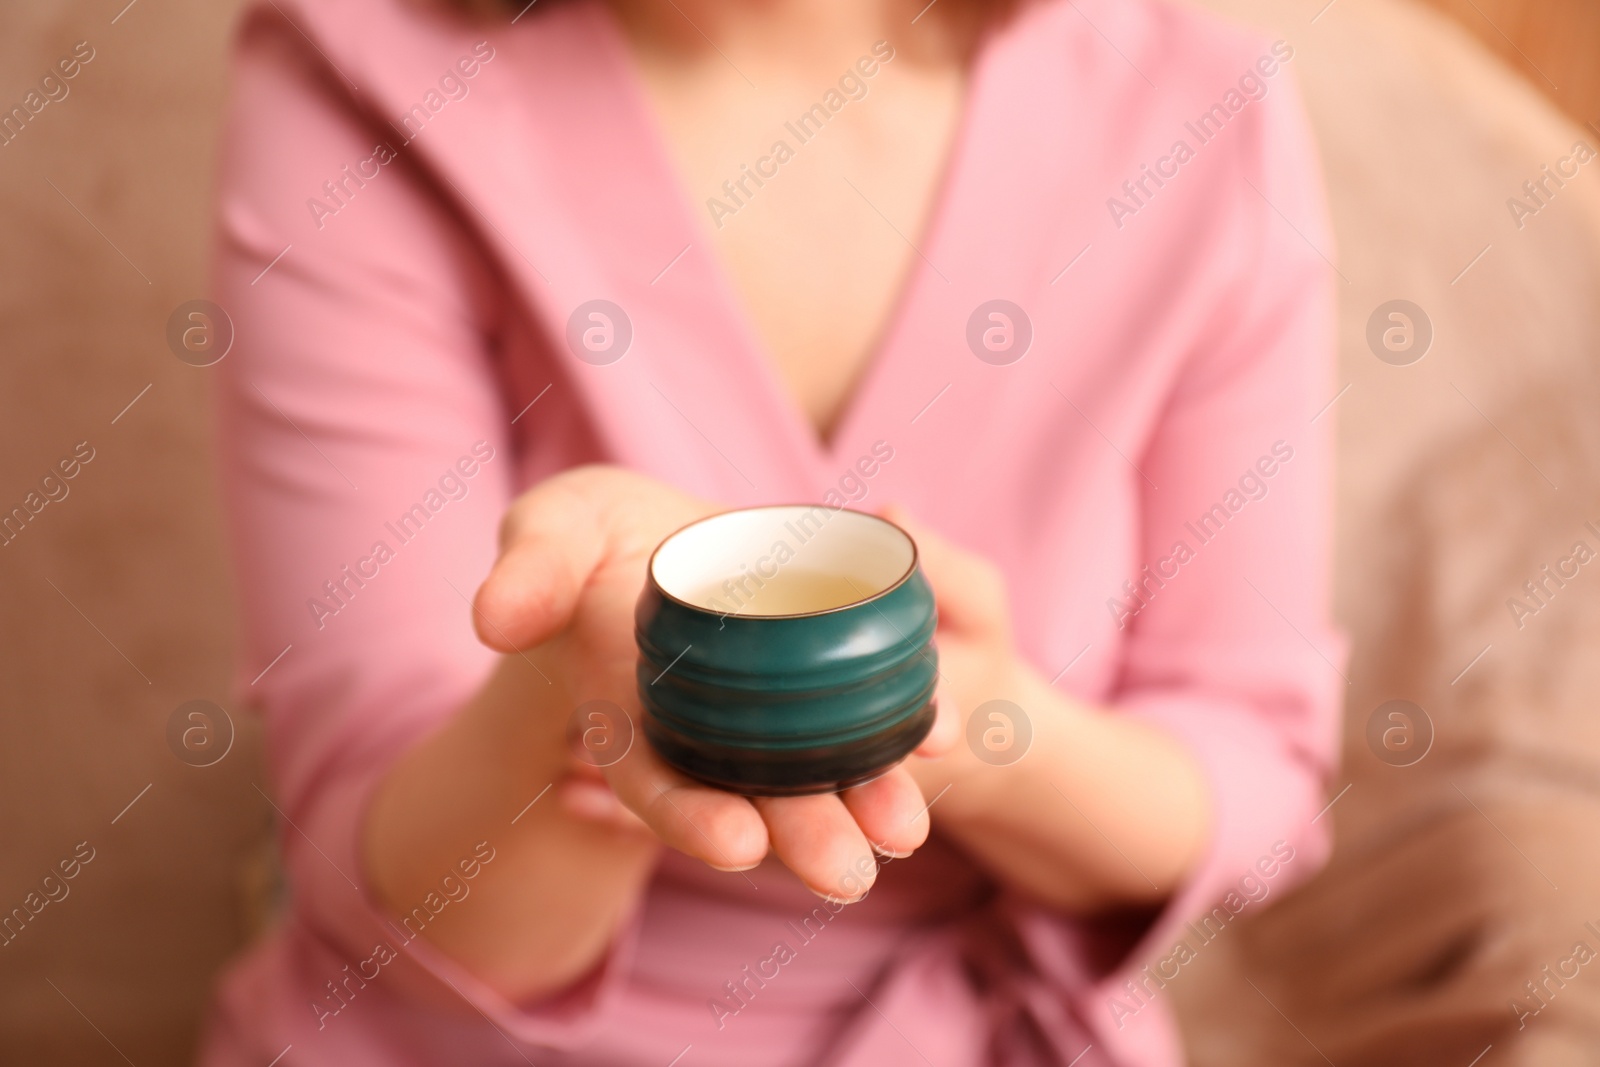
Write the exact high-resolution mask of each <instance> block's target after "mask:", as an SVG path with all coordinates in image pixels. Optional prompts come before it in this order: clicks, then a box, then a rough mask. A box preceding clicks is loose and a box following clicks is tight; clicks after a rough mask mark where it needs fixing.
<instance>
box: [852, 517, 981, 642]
mask: <svg viewBox="0 0 1600 1067" xmlns="http://www.w3.org/2000/svg"><path fill="white" fill-rule="evenodd" d="M883 517H884V518H886V519H888V520H889V521H890V522H892V523H894V524H895V525H897V526H899V527H901V528H903V529H904V530H905V531H906V532H907V533H909V534H910V535H911V538H912V540H914V541H915V542H916V543H917V558H918V562H919V563H920V564H921V566H922V573H923V574H925V575H926V576H927V578H928V584H929V585H931V586H933V597H934V600H935V602H936V603H937V604H938V607H939V625H940V626H941V627H947V628H949V629H952V630H955V631H956V632H958V633H963V634H971V635H974V636H983V637H986V638H987V637H992V636H995V635H1001V634H1006V633H1008V632H1009V627H1010V614H1009V612H1008V609H1007V607H1006V588H1005V578H1004V576H1003V575H1002V574H1001V573H1000V569H999V568H998V567H996V566H995V565H994V564H993V563H990V562H989V561H988V560H987V559H984V558H983V557H982V556H980V555H978V554H977V553H975V552H968V551H967V550H966V549H963V548H960V547H958V546H957V545H955V544H954V543H953V542H951V541H949V540H947V539H945V538H944V537H941V536H940V535H939V534H937V533H935V532H934V531H933V529H932V528H931V527H928V526H926V525H924V524H922V523H921V522H918V521H917V520H916V519H914V518H912V517H911V515H910V513H909V512H907V511H906V510H905V508H903V507H900V506H899V505H893V504H892V505H890V506H888V507H886V508H884V509H883Z"/></svg>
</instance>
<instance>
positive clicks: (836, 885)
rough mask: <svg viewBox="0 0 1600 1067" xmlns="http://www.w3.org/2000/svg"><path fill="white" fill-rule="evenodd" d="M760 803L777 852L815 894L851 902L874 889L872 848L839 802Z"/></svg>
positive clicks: (829, 798) (825, 798) (828, 796)
mask: <svg viewBox="0 0 1600 1067" xmlns="http://www.w3.org/2000/svg"><path fill="white" fill-rule="evenodd" d="M754 804H755V807H756V810H757V811H759V812H760V813H761V817H762V818H763V819H764V820H765V821H766V824H767V835H768V837H769V838H770V840H771V841H772V851H773V852H775V853H777V856H778V858H779V859H781V860H782V861H783V862H784V864H785V865H786V866H787V867H788V868H789V869H790V870H791V871H793V872H794V873H795V875H796V876H798V877H799V879H800V880H801V881H802V882H804V883H805V884H806V887H807V888H809V889H810V890H811V891H812V892H813V893H816V894H817V895H818V896H822V897H830V898H833V899H836V900H846V901H851V900H859V899H860V898H861V897H862V896H864V895H865V894H866V892H867V890H868V889H871V888H872V883H873V880H874V879H875V878H876V877H877V872H878V863H877V860H876V859H875V858H874V857H873V854H872V845H871V844H870V843H869V842H868V841H867V838H866V835H865V834H863V833H862V832H861V828H860V827H859V826H857V825H856V820H855V819H854V818H853V817H852V816H851V814H850V812H849V810H848V809H847V808H846V807H845V806H844V802H843V801H842V800H840V799H839V797H837V796H835V795H834V794H832V793H825V794H821V795H818V796H809V797H757V798H756V799H755V801H754Z"/></svg>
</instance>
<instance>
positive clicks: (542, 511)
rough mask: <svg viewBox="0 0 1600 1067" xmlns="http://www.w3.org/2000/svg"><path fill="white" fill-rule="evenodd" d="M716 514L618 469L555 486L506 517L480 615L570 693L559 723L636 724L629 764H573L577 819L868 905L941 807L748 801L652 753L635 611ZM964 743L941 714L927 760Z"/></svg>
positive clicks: (484, 628)
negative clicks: (594, 717)
mask: <svg viewBox="0 0 1600 1067" xmlns="http://www.w3.org/2000/svg"><path fill="white" fill-rule="evenodd" d="M716 510H718V509H716V508H714V507H713V506H712V505H710V504H708V503H706V502H704V501H700V500H696V499H694V498H692V497H689V496H686V495H685V494H683V493H680V492H678V491H676V490H674V489H671V488H669V487H667V486H665V485H663V484H661V483H659V482H655V481H652V480H650V479H648V478H646V477H644V476H642V475H638V474H633V473H630V472H627V471H623V470H620V469H616V468H608V467H584V468H578V469H576V470H572V471H568V472H566V473H563V474H560V475H558V476H556V477H554V478H551V479H549V480H548V481H546V482H544V483H542V484H541V485H539V486H538V487H536V488H535V489H533V490H531V491H529V492H528V493H527V494H525V495H524V496H522V497H521V498H520V499H518V500H517V501H516V503H515V504H513V505H512V507H511V509H510V511H509V512H508V513H507V515H506V519H505V522H504V524H503V525H502V529H501V553H500V558H499V560H498V561H497V562H496V564H495V566H494V569H493V570H492V571H491V572H490V574H489V577H488V578H487V579H486V580H485V581H484V583H483V586H482V588H481V589H480V590H479V591H478V596H477V601H476V603H475V605H474V609H475V610H474V617H475V619H476V625H477V630H478V635H479V637H480V638H481V639H482V640H483V641H484V643H486V644H488V645H489V646H490V647H492V648H495V649H498V650H499V651H501V652H505V653H523V652H526V651H528V650H537V652H536V659H537V662H538V663H539V664H540V669H541V671H542V672H543V673H544V674H545V675H547V676H548V678H549V681H550V684H551V685H553V686H554V687H555V688H556V699H555V701H554V702H545V703H546V706H547V707H550V708H553V709H556V710H558V711H561V710H563V709H564V711H565V713H570V712H571V711H572V709H575V708H576V707H577V706H578V705H579V704H582V703H584V702H585V701H589V700H596V699H599V700H606V701H610V702H612V703H614V704H616V705H618V706H620V707H621V708H622V709H623V710H624V712H625V714H626V715H627V716H628V717H629V719H630V725H631V727H632V736H633V743H632V745H631V747H629V748H628V750H627V752H626V754H625V755H624V756H623V757H622V758H620V759H618V760H617V761H616V762H614V763H611V764H610V765H609V766H605V767H594V766H592V765H591V764H590V763H588V762H585V761H584V760H582V759H578V758H572V759H570V760H569V761H568V771H567V774H566V776H565V777H564V778H563V779H562V780H561V781H559V782H558V783H556V787H555V795H556V796H557V797H558V798H559V800H560V802H561V803H562V805H563V806H564V808H565V809H566V810H567V811H568V812H570V813H572V814H574V815H578V816H581V817H584V818H588V819H599V820H603V821H606V822H609V823H611V824H613V825H615V826H619V827H624V828H630V829H632V830H633V831H635V832H640V833H648V834H650V835H653V837H654V838H656V839H658V840H659V841H660V842H662V843H663V844H666V845H668V846H670V847H672V848H675V849H677V850H678V851H680V852H684V853H686V854H688V855H690V856H694V857H696V858H698V859H701V860H703V861H704V862H706V863H707V864H709V865H711V866H712V867H715V868H718V869H720V870H745V869H748V868H750V867H753V866H755V865H756V864H758V863H760V862H761V861H762V860H763V859H764V858H765V857H766V855H767V854H768V852H769V851H770V852H773V853H776V854H777V856H778V857H779V859H781V860H782V861H783V862H784V863H785V864H786V865H787V866H788V867H789V868H790V869H791V870H792V871H794V873H795V874H796V875H798V876H799V878H800V879H801V881H803V882H804V883H805V884H806V885H807V886H808V887H810V888H811V890H812V891H813V892H816V893H818V894H820V895H823V896H828V897H834V898H838V899H845V900H850V899H855V898H857V897H859V896H861V895H862V894H864V893H865V892H866V891H867V890H868V889H869V888H871V883H872V880H873V877H874V875H875V873H876V869H877V865H876V863H874V862H873V861H872V856H873V851H874V850H877V851H880V852H886V853H892V854H895V855H906V854H908V853H910V852H911V851H912V850H913V849H915V848H916V847H917V846H919V845H921V844H922V842H923V841H924V840H925V839H926V838H927V836H928V818H929V817H928V811H927V801H926V800H925V799H924V797H923V795H922V792H921V790H920V789H919V788H918V786H917V783H916V781H915V780H913V778H912V776H911V774H910V773H909V772H908V771H907V770H906V769H905V767H904V766H901V767H897V768H895V769H894V770H892V771H890V772H889V773H888V774H885V775H884V776H882V777H881V778H878V779H876V780H874V781H872V782H868V783H867V784H865V785H861V786H857V787H855V788H852V789H848V790H845V791H844V792H842V793H839V794H825V795H818V796H807V797H783V798H758V799H749V798H745V797H742V796H738V795H735V794H733V793H728V792H724V791H722V790H719V789H715V788H712V787H710V786H706V785H702V784H700V783H698V782H696V781H694V780H693V779H690V778H688V777H686V776H684V775H682V774H680V773H678V772H677V771H675V770H673V769H672V768H670V767H668V766H667V765H666V764H665V763H664V762H662V760H661V759H660V757H658V756H657V755H656V753H655V752H654V750H653V749H652V748H651V747H650V745H649V744H648V742H646V741H645V739H644V734H643V729H642V727H641V724H640V717H641V714H642V711H641V708H640V704H639V699H638V696H637V693H636V682H635V673H634V668H635V663H636V662H637V659H638V651H637V649H636V648H635V645H634V635H633V631H634V622H633V611H634V604H635V602H636V601H637V599H638V597H639V593H640V589H641V587H642V583H643V582H644V580H645V570H646V567H647V565H648V561H649V558H650V553H651V552H652V551H653V550H654V548H655V546H656V545H657V544H659V543H660V542H661V540H662V539H663V538H665V537H666V536H667V535H668V534H670V533H672V532H673V531H674V530H676V529H678V528H679V527H681V526H684V525H686V524H687V523H689V522H693V521H694V520H696V519H699V518H702V517H704V516H706V515H710V514H713V513H714V512H715V511H716ZM941 704H942V705H947V704H948V701H942V702H941ZM622 729H623V730H624V731H626V729H627V726H623V727H622ZM545 736H551V733H550V732H549V731H546V733H545ZM956 736H957V723H956V717H955V716H954V715H953V714H948V713H945V714H941V715H940V717H939V720H938V721H937V723H936V725H935V727H934V730H933V731H932V733H931V734H930V735H929V738H928V740H927V741H925V742H924V744H923V745H922V747H921V748H920V749H919V750H918V751H919V753H921V754H922V755H925V756H937V755H940V754H942V753H944V752H946V751H949V750H950V749H951V748H952V746H953V745H954V742H955V738H956Z"/></svg>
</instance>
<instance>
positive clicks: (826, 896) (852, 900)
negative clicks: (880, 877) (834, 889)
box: [812, 889, 872, 905]
mask: <svg viewBox="0 0 1600 1067" xmlns="http://www.w3.org/2000/svg"><path fill="white" fill-rule="evenodd" d="M812 892H813V893H816V894H817V896H819V897H821V898H822V899H823V900H825V901H827V902H828V903H829V904H839V905H845V904H858V903H860V902H861V901H863V900H865V899H867V894H868V893H870V892H872V890H870V889H867V890H863V891H862V892H861V893H860V894H859V895H857V896H853V897H836V896H834V895H833V894H832V893H817V891H816V890H815V889H813V890H812Z"/></svg>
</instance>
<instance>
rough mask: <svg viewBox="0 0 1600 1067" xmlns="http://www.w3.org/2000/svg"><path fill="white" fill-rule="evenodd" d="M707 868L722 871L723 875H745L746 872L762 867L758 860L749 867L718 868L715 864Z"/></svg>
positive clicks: (709, 864)
mask: <svg viewBox="0 0 1600 1067" xmlns="http://www.w3.org/2000/svg"><path fill="white" fill-rule="evenodd" d="M706 866H707V867H710V868H711V869H712V870H713V871H721V872H722V873H723V874H743V873H744V872H745V871H753V870H755V869H756V868H757V867H759V866H761V861H760V860H757V861H756V862H755V863H752V864H750V865H749V866H748V867H718V866H717V865H716V864H715V863H708V864H706Z"/></svg>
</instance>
